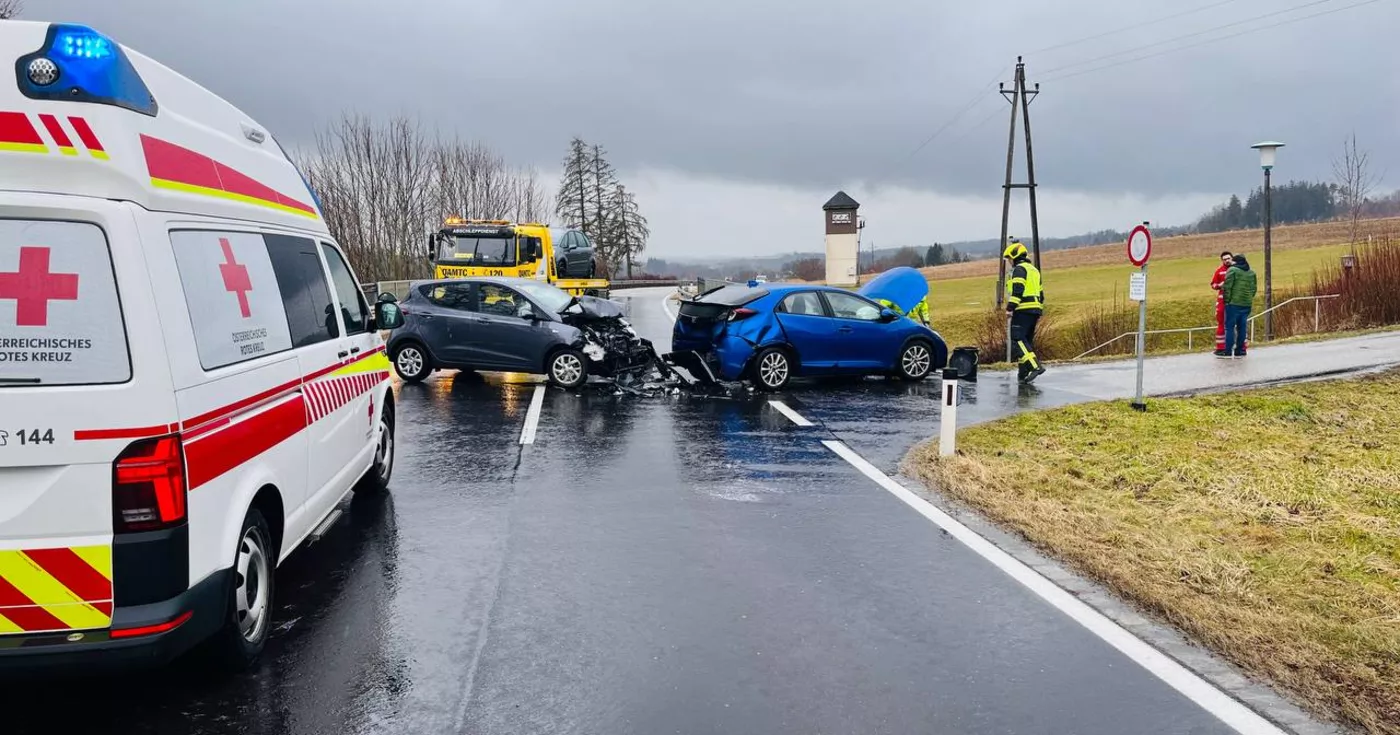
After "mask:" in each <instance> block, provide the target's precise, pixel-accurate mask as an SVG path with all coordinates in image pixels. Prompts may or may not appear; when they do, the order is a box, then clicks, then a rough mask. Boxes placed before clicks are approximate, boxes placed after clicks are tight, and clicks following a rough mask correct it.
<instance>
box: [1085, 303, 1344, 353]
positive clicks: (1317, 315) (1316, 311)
mask: <svg viewBox="0 0 1400 735" xmlns="http://www.w3.org/2000/svg"><path fill="white" fill-rule="evenodd" d="M1340 295H1341V294H1335V293H1334V294H1324V295H1322V296H1295V297H1293V298H1291V299H1288V300H1287V301H1285V302H1283V303H1281V304H1276V305H1274V308H1272V309H1267V310H1265V311H1261V312H1259V313H1258V314H1253V315H1251V316H1250V317H1249V341H1250V342H1254V341H1256V340H1255V339H1254V337H1255V334H1256V330H1257V327H1258V320H1259V318H1260V317H1262V316H1264V315H1265V314H1270V313H1273V312H1275V311H1278V310H1279V309H1282V308H1283V307H1285V306H1288V305H1289V304H1291V303H1293V302H1295V301H1311V302H1313V331H1314V332H1318V331H1321V330H1322V302H1323V300H1324V299H1335V298H1337V297H1338V296H1340ZM1204 331H1209V332H1211V333H1212V335H1213V334H1214V332H1215V325H1214V324H1211V325H1209V326H1205V327H1186V328H1182V329H1149V330H1147V331H1146V332H1145V334H1146V335H1147V336H1149V337H1150V336H1152V335H1154V334H1185V335H1186V349H1188V350H1189V349H1192V348H1193V346H1194V345H1193V340H1192V336H1193V334H1194V333H1195V332H1204ZM1130 337H1131V338H1136V337H1137V331H1136V330H1134V331H1132V332H1124V333H1123V334H1120V335H1118V336H1117V337H1114V338H1113V339H1110V340H1109V341H1107V342H1104V343H1103V344H1101V345H1099V346H1097V347H1094V348H1092V349H1089V350H1086V351H1084V352H1083V353H1080V354H1079V355H1077V356H1075V357H1073V358H1071V359H1070V360H1068V362H1074V361H1075V360H1081V359H1083V358H1085V357H1088V356H1089V355H1092V354H1094V353H1095V352H1098V351H1099V350H1102V349H1104V348H1105V347H1108V346H1109V345H1112V344H1116V343H1118V342H1120V341H1122V340H1124V339H1128V338H1130Z"/></svg>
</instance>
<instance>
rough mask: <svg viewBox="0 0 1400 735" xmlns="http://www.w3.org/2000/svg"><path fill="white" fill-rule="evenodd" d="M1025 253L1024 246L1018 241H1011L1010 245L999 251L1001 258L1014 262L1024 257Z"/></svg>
mask: <svg viewBox="0 0 1400 735" xmlns="http://www.w3.org/2000/svg"><path fill="white" fill-rule="evenodd" d="M1027 252H1028V251H1027V250H1026V246H1025V245H1022V244H1021V241H1020V240H1012V241H1011V244H1010V245H1007V246H1006V249H1005V250H1003V251H1001V257H1003V258H1010V259H1012V260H1015V259H1017V258H1023V257H1025V256H1026V254H1027Z"/></svg>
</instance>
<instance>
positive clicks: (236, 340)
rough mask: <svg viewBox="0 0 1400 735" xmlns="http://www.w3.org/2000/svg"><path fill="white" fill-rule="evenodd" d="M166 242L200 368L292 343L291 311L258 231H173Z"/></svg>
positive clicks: (279, 349)
mask: <svg viewBox="0 0 1400 735" xmlns="http://www.w3.org/2000/svg"><path fill="white" fill-rule="evenodd" d="M170 245H171V248H172V249H173V250H174V253H175V265H176V267H177V268H178V269H179V271H180V286H181V288H183V289H184V292H185V304H186V306H187V307H188V308H189V314H190V326H191V327H193V328H194V341H195V346H196V347H197V348H198V350H199V364H200V365H201V366H203V368H204V369H205V370H215V369H217V368H221V367H225V366H228V365H233V364H236V363H240V362H245V361H247V360H254V359H257V358H259V357H266V356H268V355H275V354H277V353H279V352H285V351H287V350H290V349H291V348H292V337H291V335H290V333H289V331H288V329H287V323H288V321H289V317H290V316H291V315H290V314H289V313H288V312H287V309H286V308H285V306H284V304H283V298H282V293H281V291H280V289H279V288H278V280H279V276H280V274H279V273H277V272H276V268H275V267H274V265H273V262H272V260H271V259H270V258H269V257H268V256H269V253H268V248H267V243H266V242H265V241H264V239H263V235H260V234H258V233H254V232H216V231H210V230H175V231H172V232H171V233H170Z"/></svg>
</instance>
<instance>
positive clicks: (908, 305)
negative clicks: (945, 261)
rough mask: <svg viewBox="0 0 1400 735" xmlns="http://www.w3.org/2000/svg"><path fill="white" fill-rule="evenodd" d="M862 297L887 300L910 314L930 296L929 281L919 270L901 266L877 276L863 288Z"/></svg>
mask: <svg viewBox="0 0 1400 735" xmlns="http://www.w3.org/2000/svg"><path fill="white" fill-rule="evenodd" d="M860 295H861V296H864V297H866V298H867V299H872V300H876V301H878V300H880V299H885V300H887V301H889V302H890V303H892V304H894V305H895V306H898V307H899V309H900V311H903V312H904V313H905V314H908V313H909V310H910V309H912V308H914V307H915V306H916V305H917V304H918V303H919V302H920V301H922V300H923V298H924V297H925V296H927V295H928V281H926V280H924V275H923V274H922V273H920V272H918V271H917V270H915V269H913V268H910V267H908V266H900V267H898V268H891V269H889V270H887V271H885V272H884V273H881V274H880V275H878V276H875V279H874V280H872V281H871V282H870V283H867V284H865V285H864V286H861V287H860Z"/></svg>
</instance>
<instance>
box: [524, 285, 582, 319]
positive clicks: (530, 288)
mask: <svg viewBox="0 0 1400 735" xmlns="http://www.w3.org/2000/svg"><path fill="white" fill-rule="evenodd" d="M516 288H518V289H520V290H521V291H524V292H525V295H527V296H529V297H530V298H532V299H534V300H535V303H537V304H539V305H540V306H542V307H544V308H545V309H546V310H548V311H551V312H553V313H556V314H557V313H559V311H560V310H561V309H563V308H564V307H566V306H568V305H569V302H570V301H573V298H574V297H572V296H570V295H569V294H568V293H566V292H565V291H564V290H563V289H559V288H555V287H554V286H551V285H549V284H548V283H539V282H537V281H532V282H528V283H519V284H516Z"/></svg>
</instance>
